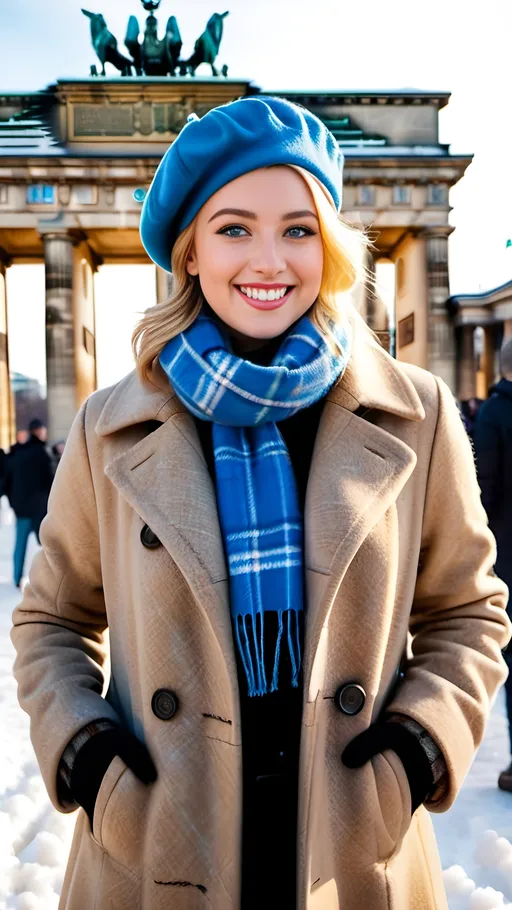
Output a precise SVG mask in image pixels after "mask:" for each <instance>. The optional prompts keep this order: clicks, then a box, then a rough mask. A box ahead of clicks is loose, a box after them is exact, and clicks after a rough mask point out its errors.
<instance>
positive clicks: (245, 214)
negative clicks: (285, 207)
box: [208, 209, 318, 224]
mask: <svg viewBox="0 0 512 910" xmlns="http://www.w3.org/2000/svg"><path fill="white" fill-rule="evenodd" d="M221 215H238V217H239V218H248V219H249V220H250V221H257V220H258V216H257V215H256V214H255V212H249V211H247V209H219V211H218V212H215V215H212V217H211V218H210V219H209V220H208V224H210V221H213V220H214V219H215V218H220V216H221ZM308 216H309V217H311V218H316V220H317V221H318V216H317V215H316V214H315V212H312V211H310V209H300V210H299V211H297V212H288V213H287V214H286V215H283V221H295V219H297V218H307V217H308Z"/></svg>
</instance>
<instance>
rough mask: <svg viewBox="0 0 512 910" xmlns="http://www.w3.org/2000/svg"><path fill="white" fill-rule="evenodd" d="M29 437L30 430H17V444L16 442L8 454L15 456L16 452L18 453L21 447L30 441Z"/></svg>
mask: <svg viewBox="0 0 512 910" xmlns="http://www.w3.org/2000/svg"><path fill="white" fill-rule="evenodd" d="M29 435H30V434H29V432H28V430H17V431H16V442H14V443H13V444H12V446H11V448H10V449H9V453H8V454H9V455H15V454H16V452H17V451H18V449H20V448H21V446H24V445H25V443H26V442H27V441H28V438H29Z"/></svg>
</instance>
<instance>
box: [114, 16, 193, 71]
mask: <svg viewBox="0 0 512 910" xmlns="http://www.w3.org/2000/svg"><path fill="white" fill-rule="evenodd" d="M124 43H125V44H126V47H127V48H128V50H129V52H130V54H131V55H132V57H133V62H134V66H135V70H136V72H137V75H139V76H141V75H142V74H143V73H145V75H146V76H168V75H171V76H174V74H175V72H176V68H177V66H178V64H179V58H180V53H181V48H182V40H181V34H180V30H179V26H178V21H177V19H176V16H170V18H169V19H168V20H167V27H166V30H165V38H163V39H162V40H160V39H159V37H158V31H157V20H156V18H155V16H153V15H152V14H151V15H149V16H148V18H147V19H146V28H145V31H144V38H143V40H142V43H141V42H140V41H139V23H138V21H137V17H136V16H130V18H129V19H128V28H127V30H126V38H125V39H124Z"/></svg>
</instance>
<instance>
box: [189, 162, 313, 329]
mask: <svg viewBox="0 0 512 910" xmlns="http://www.w3.org/2000/svg"><path fill="white" fill-rule="evenodd" d="M322 269H323V247H322V240H321V236H320V231H319V225H318V218H317V215H316V208H315V205H314V202H313V198H312V196H311V193H310V191H309V188H308V186H307V184H306V183H305V181H304V180H303V179H302V177H301V176H300V174H298V173H297V172H296V171H294V170H292V168H289V167H281V166H279V167H271V168H262V169H260V170H257V171H251V172H250V173H248V174H244V175H243V176H242V177H238V178H237V179H236V180H233V181H232V182H231V183H228V184H226V186H223V187H222V188H221V189H220V190H218V192H217V193H215V194H214V195H213V196H212V197H211V198H210V199H209V200H208V202H206V203H205V205H204V206H203V208H202V209H201V211H200V212H199V215H198V216H197V227H196V232H195V238H194V245H193V249H192V252H191V254H190V257H189V260H188V263H187V270H188V272H189V274H190V275H198V276H199V280H200V283H201V288H202V291H203V294H204V296H205V298H206V300H207V301H208V303H209V305H210V306H211V308H212V310H214V312H215V313H216V314H217V316H218V317H219V318H220V319H221V320H222V321H223V322H224V323H225V324H226V325H227V326H229V328H231V329H232V330H233V334H234V336H235V337H238V338H239V340H240V341H241V342H243V341H244V340H248V339H250V340H254V339H259V340H264V339H267V338H276V337H277V336H278V335H281V334H282V333H283V332H286V330H287V329H288V328H289V327H290V326H291V325H292V324H293V323H294V322H296V321H297V320H298V319H299V318H300V317H301V316H302V315H303V314H304V313H305V312H306V311H307V310H309V308H310V307H311V306H312V305H313V303H314V302H315V300H316V298H317V296H318V292H319V290H320V284H321V281H322Z"/></svg>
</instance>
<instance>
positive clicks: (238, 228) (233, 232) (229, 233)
mask: <svg viewBox="0 0 512 910" xmlns="http://www.w3.org/2000/svg"><path fill="white" fill-rule="evenodd" d="M217 233H218V234H224V235H225V236H226V237H243V236H244V234H247V230H246V229H245V228H244V227H242V225H241V224H228V225H226V227H223V228H221V229H220V231H217Z"/></svg>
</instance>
